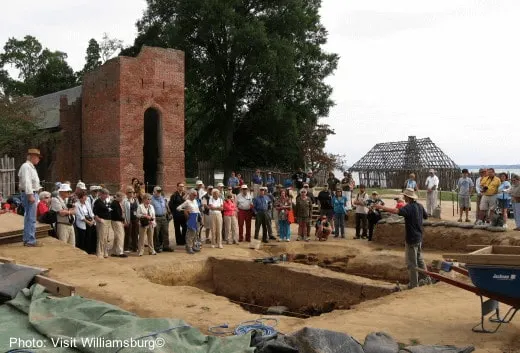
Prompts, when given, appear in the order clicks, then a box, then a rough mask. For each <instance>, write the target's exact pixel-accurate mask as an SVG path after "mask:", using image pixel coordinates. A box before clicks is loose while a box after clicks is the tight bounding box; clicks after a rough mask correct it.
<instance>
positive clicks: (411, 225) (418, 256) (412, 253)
mask: <svg viewBox="0 0 520 353" xmlns="http://www.w3.org/2000/svg"><path fill="white" fill-rule="evenodd" d="M403 196H404V201H405V202H406V206H404V207H402V208H401V209H397V208H391V207H385V206H383V205H377V204H376V205H373V206H372V207H373V208H374V209H377V210H381V211H385V212H390V213H395V214H398V215H399V216H402V217H404V220H405V232H406V248H405V259H406V264H407V267H408V276H409V278H410V283H409V284H408V289H412V288H415V287H417V286H418V285H419V273H418V272H417V271H416V269H417V268H420V269H423V270H426V265H425V263H424V260H423V257H422V240H423V220H425V219H428V214H427V213H426V210H425V209H424V207H423V205H421V204H420V203H418V202H417V194H416V193H415V192H414V190H413V189H405V190H404V192H403ZM421 282H424V284H430V283H431V279H430V278H429V277H426V278H425V279H424V281H423V280H421ZM421 284H422V283H421Z"/></svg>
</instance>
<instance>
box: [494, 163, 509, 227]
mask: <svg viewBox="0 0 520 353" xmlns="http://www.w3.org/2000/svg"><path fill="white" fill-rule="evenodd" d="M498 176H499V178H500V181H501V183H500V186H499V187H498V194H497V202H498V207H499V208H500V209H501V210H502V217H503V218H504V226H503V227H504V228H507V213H508V210H509V203H510V202H511V195H510V194H509V189H511V183H510V182H509V181H508V180H507V179H508V178H507V174H506V173H500V174H499V175H498Z"/></svg>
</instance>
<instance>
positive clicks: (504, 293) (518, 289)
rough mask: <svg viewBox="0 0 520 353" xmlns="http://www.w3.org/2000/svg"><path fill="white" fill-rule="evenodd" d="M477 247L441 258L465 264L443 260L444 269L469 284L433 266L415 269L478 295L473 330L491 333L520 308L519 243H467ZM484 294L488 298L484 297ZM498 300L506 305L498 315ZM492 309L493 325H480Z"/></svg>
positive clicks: (508, 320) (471, 246)
mask: <svg viewBox="0 0 520 353" xmlns="http://www.w3.org/2000/svg"><path fill="white" fill-rule="evenodd" d="M468 247H469V248H478V249H479V250H476V251H474V252H471V253H469V254H445V255H443V258H444V259H449V260H450V261H453V260H455V261H457V262H458V263H463V264H465V266H464V267H459V266H457V265H453V264H452V263H451V262H443V263H442V265H441V268H442V269H443V270H444V271H448V272H449V271H451V270H453V271H455V272H458V273H460V274H462V275H465V276H468V277H469V278H470V280H471V282H472V283H473V285H472V284H469V283H466V282H461V281H459V280H456V279H453V278H448V277H446V276H444V275H442V274H440V273H437V272H435V271H434V270H427V271H425V270H423V269H417V271H418V272H420V273H423V274H425V275H428V276H430V277H431V278H435V279H437V280H439V281H442V282H445V283H448V284H451V285H453V286H456V287H459V288H462V289H465V290H467V291H470V292H473V293H475V294H476V295H478V296H479V297H480V303H481V318H480V323H479V324H477V325H476V326H475V327H473V331H474V332H484V333H494V332H496V331H497V330H498V329H499V328H500V326H501V325H502V324H507V323H509V322H511V320H512V319H513V318H514V316H515V314H516V312H517V311H518V310H519V309H520V246H486V245H482V246H480V245H470V246H468ZM484 298H488V299H487V300H484ZM499 303H503V304H506V305H509V306H510V308H509V310H508V311H507V313H506V314H505V315H504V316H503V317H501V316H500V312H499ZM490 313H492V315H491V316H490V317H489V321H490V322H492V323H494V324H495V327H494V329H492V330H487V329H486V328H485V327H484V323H485V317H486V316H487V315H488V314H490Z"/></svg>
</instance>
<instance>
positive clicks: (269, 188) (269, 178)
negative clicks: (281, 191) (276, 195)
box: [265, 172, 276, 194]
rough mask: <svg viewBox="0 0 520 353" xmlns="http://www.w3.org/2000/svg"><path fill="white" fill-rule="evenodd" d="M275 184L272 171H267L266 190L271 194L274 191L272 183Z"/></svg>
mask: <svg viewBox="0 0 520 353" xmlns="http://www.w3.org/2000/svg"><path fill="white" fill-rule="evenodd" d="M275 184H276V182H275V180H274V177H273V173H271V172H268V173H267V178H266V179H265V186H267V192H268V193H269V194H272V193H273V192H274V185H275Z"/></svg>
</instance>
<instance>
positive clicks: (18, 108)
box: [0, 93, 58, 156]
mask: <svg viewBox="0 0 520 353" xmlns="http://www.w3.org/2000/svg"><path fill="white" fill-rule="evenodd" d="M34 109H35V108H34V106H33V105H32V100H31V99H30V98H28V97H17V98H10V97H7V96H6V95H5V94H3V93H0V126H1V127H2V128H1V129H0V155H4V154H7V155H11V156H13V155H17V154H18V153H19V152H20V151H23V150H24V149H27V148H28V147H30V146H39V145H41V144H43V143H49V142H51V143H52V142H55V141H56V139H57V138H58V135H57V134H55V133H49V132H46V131H43V130H40V129H39V127H40V126H41V123H42V122H41V120H40V119H41V118H35V117H34V115H33V114H32V111H33V110H34Z"/></svg>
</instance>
